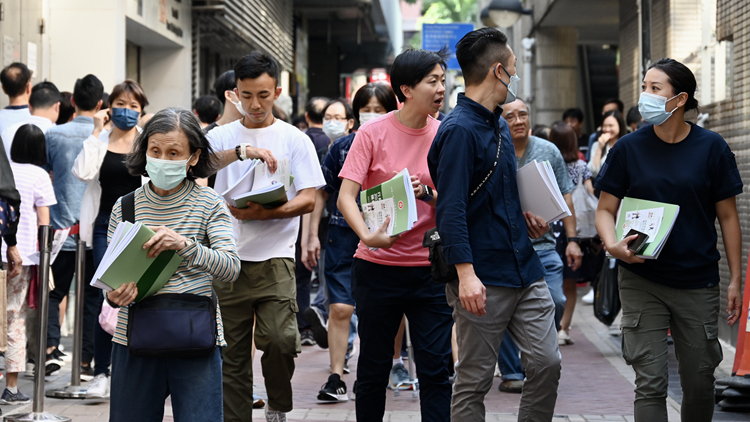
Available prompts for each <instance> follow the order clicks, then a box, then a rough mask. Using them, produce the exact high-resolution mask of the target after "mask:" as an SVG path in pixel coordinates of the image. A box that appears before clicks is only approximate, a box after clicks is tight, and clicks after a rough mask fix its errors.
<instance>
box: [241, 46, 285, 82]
mask: <svg viewBox="0 0 750 422" xmlns="http://www.w3.org/2000/svg"><path fill="white" fill-rule="evenodd" d="M264 73H266V74H268V76H270V77H272V78H273V80H275V81H276V86H279V79H280V78H281V76H280V75H281V70H280V68H279V62H277V61H276V59H274V58H273V57H272V56H271V55H269V54H266V53H264V52H262V51H253V52H252V53H250V54H248V55H247V56H245V57H243V58H241V59H239V60H237V64H235V65H234V76H235V84H236V83H237V81H241V80H243V79H248V78H250V79H256V78H259V77H260V76H261V75H262V74H264Z"/></svg>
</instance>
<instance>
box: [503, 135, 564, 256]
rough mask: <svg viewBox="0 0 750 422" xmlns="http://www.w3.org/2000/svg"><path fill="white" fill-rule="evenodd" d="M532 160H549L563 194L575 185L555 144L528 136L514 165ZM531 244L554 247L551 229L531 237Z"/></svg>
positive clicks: (543, 247) (519, 165) (538, 248)
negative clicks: (527, 142)
mask: <svg viewBox="0 0 750 422" xmlns="http://www.w3.org/2000/svg"><path fill="white" fill-rule="evenodd" d="M534 160H536V161H537V162H542V161H549V163H550V164H551V165H552V169H553V170H554V171H555V178H556V179H557V185H558V186H559V187H560V192H562V194H563V195H565V194H566V193H569V192H571V191H572V190H573V188H574V187H575V186H574V185H573V181H572V180H570V175H569V174H568V166H567V165H566V164H565V160H564V159H563V157H562V153H560V150H559V149H558V148H557V146H555V144H553V143H552V142H549V141H545V140H544V139H542V138H537V137H536V136H529V144H528V145H526V150H525V151H524V152H523V156H522V157H518V156H516V165H517V166H518V168H519V169H521V167H523V166H525V165H526V163H530V162H531V161H534ZM531 244H532V245H534V249H535V250H537V251H543V250H548V249H555V236H554V235H553V234H552V230H550V231H548V232H547V233H545V234H544V236H542V237H540V238H538V239H532V240H531Z"/></svg>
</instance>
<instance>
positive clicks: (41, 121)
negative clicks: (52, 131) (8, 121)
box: [0, 115, 55, 161]
mask: <svg viewBox="0 0 750 422" xmlns="http://www.w3.org/2000/svg"><path fill="white" fill-rule="evenodd" d="M29 123H31V124H32V125H35V126H36V127H38V128H39V129H41V130H42V132H44V133H47V129H49V128H51V127H52V126H55V123H54V122H53V121H51V120H50V119H48V118H46V117H40V116H32V115H29V116H27V117H26V118H25V119H22V120H20V121H19V122H17V123H14V124H12V125H10V126H9V127H8V128H7V129H5V130H4V131H2V132H0V137H2V138H3V145H5V153H6V154H8V160H10V146H11V144H12V143H13V139H14V138H15V137H16V132H18V128H20V127H21V126H23V125H25V124H29ZM11 161H13V160H11Z"/></svg>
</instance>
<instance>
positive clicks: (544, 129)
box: [531, 125, 550, 139]
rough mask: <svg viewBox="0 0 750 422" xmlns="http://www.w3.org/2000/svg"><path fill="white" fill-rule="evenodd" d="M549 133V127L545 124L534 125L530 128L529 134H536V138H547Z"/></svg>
mask: <svg viewBox="0 0 750 422" xmlns="http://www.w3.org/2000/svg"><path fill="white" fill-rule="evenodd" d="M549 133H550V127H549V126H547V125H534V128H533V129H531V136H536V137H537V138H542V139H549Z"/></svg>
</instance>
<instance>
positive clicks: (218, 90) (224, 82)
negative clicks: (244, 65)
mask: <svg viewBox="0 0 750 422" xmlns="http://www.w3.org/2000/svg"><path fill="white" fill-rule="evenodd" d="M235 88H237V79H235V77H234V70H227V71H226V72H224V73H222V74H221V75H219V77H218V78H216V80H215V81H214V94H215V95H216V98H218V99H219V100H221V103H222V104H224V102H225V99H226V97H225V95H224V93H225V92H226V91H234V89H235Z"/></svg>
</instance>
